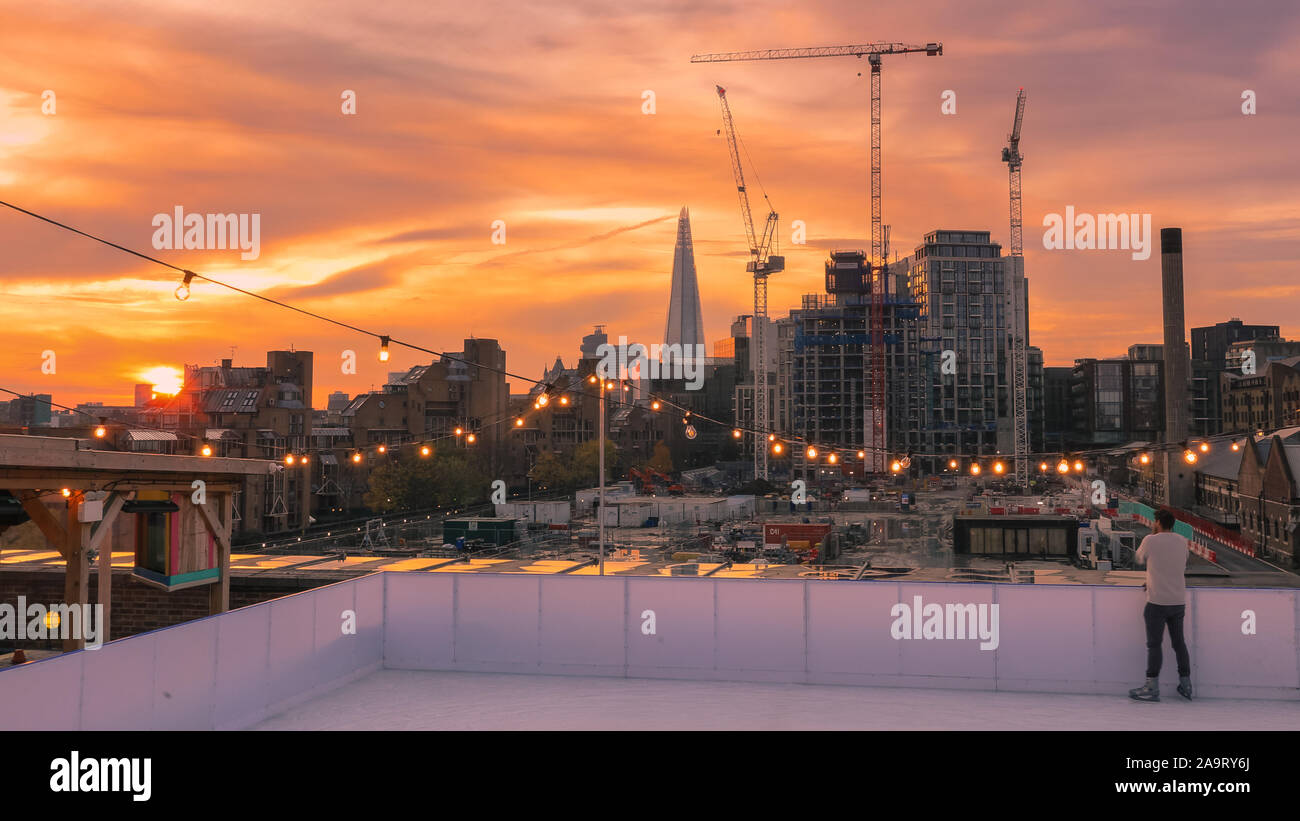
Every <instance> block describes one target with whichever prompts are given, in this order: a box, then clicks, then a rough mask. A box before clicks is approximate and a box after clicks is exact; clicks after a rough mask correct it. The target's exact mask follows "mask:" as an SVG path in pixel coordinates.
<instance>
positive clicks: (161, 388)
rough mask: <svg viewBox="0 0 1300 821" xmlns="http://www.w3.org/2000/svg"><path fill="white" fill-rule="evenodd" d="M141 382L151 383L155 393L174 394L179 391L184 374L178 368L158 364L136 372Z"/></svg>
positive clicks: (183, 382) (183, 381) (183, 380)
mask: <svg viewBox="0 0 1300 821" xmlns="http://www.w3.org/2000/svg"><path fill="white" fill-rule="evenodd" d="M136 376H137V378H139V380H140V381H141V382H147V383H149V384H150V385H153V392H154V393H156V394H165V395H167V396H175V395H176V394H178V393H180V392H181V386H182V385H184V384H185V374H184V372H183V371H181V369H180V368H173V367H171V366H170V365H159V366H157V367H154V368H149V369H148V370H144V371H140V372H139V373H137V374H136Z"/></svg>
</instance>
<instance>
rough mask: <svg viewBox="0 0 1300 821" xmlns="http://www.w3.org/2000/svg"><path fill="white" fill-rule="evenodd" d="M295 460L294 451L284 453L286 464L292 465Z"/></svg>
mask: <svg viewBox="0 0 1300 821" xmlns="http://www.w3.org/2000/svg"><path fill="white" fill-rule="evenodd" d="M293 462H294V459H293V454H292V453H286V454H285V455H284V463H285V464H286V465H292V464H293Z"/></svg>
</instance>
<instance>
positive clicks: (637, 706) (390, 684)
mask: <svg viewBox="0 0 1300 821" xmlns="http://www.w3.org/2000/svg"><path fill="white" fill-rule="evenodd" d="M1140 684H1141V681H1138V680H1136V679H1135V680H1134V682H1133V686H1134V687H1136V686H1138V685H1140ZM1160 698H1161V701H1160V702H1159V703H1158V704H1145V703H1139V702H1135V701H1132V700H1131V699H1129V698H1128V695H1127V691H1122V692H1118V693H1116V694H1115V695H1114V696H1086V695H1053V694H1046V693H990V692H984V691H963V690H930V689H897V688H871V687H840V686H829V685H809V684H760V683H745V682H723V681H677V680H671V681H670V680H659V679H625V678H600V677H569V676H541V675H518V674H505V673H444V672H428V671H413V670H379V671H377V672H375V673H372V674H370V675H368V676H366V677H365V678H362V679H359V680H358V681H355V682H352V683H350V684H347V685H344V686H343V687H341V688H339V689H337V690H334V691H331V692H329V693H326V694H324V695H322V696H320V697H318V698H315V699H313V700H311V701H308V702H306V703H304V704H300V705H298V706H297V707H294V708H291V709H289V710H287V711H285V712H283V713H281V714H279V715H277V716H274V717H272V718H269V719H267V720H266V721H263V722H261V723H260V724H257V725H254V727H253V728H252V729H258V730H1298V729H1300V704H1297V703H1295V702H1288V701H1247V700H1224V699H1208V700H1203V701H1194V702H1189V701H1186V700H1184V699H1183V698H1182V697H1180V696H1179V695H1178V694H1177V693H1176V692H1174V691H1173V690H1170V691H1168V692H1165V691H1163V690H1162V691H1161V694H1160Z"/></svg>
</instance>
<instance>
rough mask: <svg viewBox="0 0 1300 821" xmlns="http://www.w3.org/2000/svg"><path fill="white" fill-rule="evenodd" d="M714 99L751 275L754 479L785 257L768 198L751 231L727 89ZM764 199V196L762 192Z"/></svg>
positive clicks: (763, 440)
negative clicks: (773, 289) (763, 216)
mask: <svg viewBox="0 0 1300 821" xmlns="http://www.w3.org/2000/svg"><path fill="white" fill-rule="evenodd" d="M716 88H717V89H718V100H719V101H720V102H721V104H722V125H723V127H724V128H725V129H726V132H727V148H728V150H729V152H730V154H731V172H732V175H733V176H734V177H735V178H736V195H737V196H738V197H739V199H740V216H741V221H742V222H743V223H744V225H745V238H746V240H748V242H749V262H748V263H747V264H746V266H745V270H746V271H748V272H750V273H752V274H753V275H754V319H753V327H754V333H753V339H752V342H753V344H752V345H751V346H750V352H749V353H750V368H751V371H752V373H753V385H754V478H755V479H766V478H767V436H766V434H767V431H768V422H769V420H768V402H767V400H768V396H767V393H768V392H767V277H768V275H769V274H775V273H777V272H779V271H783V270H785V257H782V256H776V255H773V254H772V252H773V251H775V250H777V248H776V230H777V222H778V221H779V217H778V216H777V213H776V211H775V210H772V208H771V205H772V204H771V202H770V201H768V214H767V220H766V222H764V224H763V232H762V234H759V233H758V232H756V231H755V230H754V216H753V213H752V211H751V210H750V207H749V191H748V190H747V189H746V188H745V170H744V167H743V166H742V164H741V161H740V146H739V143H738V142H737V140H736V126H735V123H734V122H733V120H732V118H731V106H730V105H728V103H727V91H726V89H724V88H723V87H722V86H717V87H716ZM763 199H764V200H767V195H766V194H764V195H763Z"/></svg>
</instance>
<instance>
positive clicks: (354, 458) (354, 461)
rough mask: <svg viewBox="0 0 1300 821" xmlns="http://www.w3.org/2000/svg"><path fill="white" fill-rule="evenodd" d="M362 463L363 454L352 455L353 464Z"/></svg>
mask: <svg viewBox="0 0 1300 821" xmlns="http://www.w3.org/2000/svg"><path fill="white" fill-rule="evenodd" d="M360 461H361V454H360V453H354V454H352V462H353V464H357V463H359V462H360Z"/></svg>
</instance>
